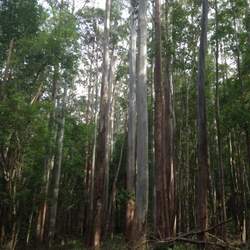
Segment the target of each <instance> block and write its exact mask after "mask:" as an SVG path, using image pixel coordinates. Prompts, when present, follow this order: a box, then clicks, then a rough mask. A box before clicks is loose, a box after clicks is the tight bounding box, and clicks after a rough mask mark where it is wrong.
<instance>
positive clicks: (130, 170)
mask: <svg viewBox="0 0 250 250" xmlns="http://www.w3.org/2000/svg"><path fill="white" fill-rule="evenodd" d="M130 4H131V7H130V12H131V13H130V44H129V46H130V48H129V103H128V153H127V154H128V158H127V159H128V162H127V173H126V174H127V177H126V178H127V179H126V188H127V192H128V193H129V198H128V201H127V207H126V237H127V239H128V240H131V236H132V235H131V232H132V226H133V220H134V213H135V201H134V197H135V168H136V167H135V164H136V154H135V152H136V37H137V32H136V27H137V25H136V23H137V22H136V19H137V15H136V7H137V4H136V1H135V0H131V1H130Z"/></svg>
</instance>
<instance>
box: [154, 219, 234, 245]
mask: <svg viewBox="0 0 250 250" xmlns="http://www.w3.org/2000/svg"><path fill="white" fill-rule="evenodd" d="M230 221H232V218H230V219H228V220H226V221H223V222H221V223H218V224H216V225H214V226H211V227H209V228H207V229H206V230H195V231H191V232H187V233H182V234H179V235H178V236H176V237H172V238H167V239H165V240H157V239H156V240H154V241H153V242H154V244H155V245H158V244H168V245H169V244H173V243H174V242H176V241H182V242H187V243H192V244H207V245H213V246H218V247H221V248H226V249H239V248H237V247H235V246H232V245H230V244H228V243H227V242H225V241H223V240H222V239H219V238H217V237H213V238H216V240H217V242H213V241H200V240H196V239H190V238H188V237H190V236H193V235H198V234H201V233H208V232H210V231H212V230H214V229H216V228H217V227H220V226H221V225H224V224H227V223H229V222H230ZM218 241H219V242H218ZM151 242H152V241H151Z"/></svg>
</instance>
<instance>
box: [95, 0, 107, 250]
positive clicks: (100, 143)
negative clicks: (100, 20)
mask: <svg viewBox="0 0 250 250" xmlns="http://www.w3.org/2000/svg"><path fill="white" fill-rule="evenodd" d="M110 12H111V0H106V10H105V21H104V41H103V65H102V70H103V72H102V86H101V101H100V114H99V123H98V135H97V145H96V162H95V163H96V164H95V181H94V215H93V216H94V217H93V227H94V228H93V234H92V240H91V245H92V246H93V247H94V248H95V249H100V243H101V236H102V225H103V221H105V219H104V217H105V211H104V210H105V204H106V201H105V191H104V190H105V179H106V177H105V173H107V167H108V123H109V113H108V109H109V100H108V92H109V91H108V88H109V63H110V62H109V61H110V59H109V34H110Z"/></svg>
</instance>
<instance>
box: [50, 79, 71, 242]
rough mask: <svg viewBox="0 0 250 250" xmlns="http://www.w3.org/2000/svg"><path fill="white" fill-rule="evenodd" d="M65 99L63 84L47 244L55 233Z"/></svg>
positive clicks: (65, 90)
mask: <svg viewBox="0 0 250 250" xmlns="http://www.w3.org/2000/svg"><path fill="white" fill-rule="evenodd" d="M66 97H67V83H66V82H64V90H63V96H62V100H61V110H60V114H59V117H58V134H57V141H56V147H57V148H56V157H55V166H54V169H53V173H52V174H53V176H52V181H51V191H52V194H51V204H50V207H49V243H50V244H51V243H52V242H53V239H54V237H55V231H56V216H57V204H58V195H59V187H60V177H61V166H62V156H63V139H64V126H65V109H66Z"/></svg>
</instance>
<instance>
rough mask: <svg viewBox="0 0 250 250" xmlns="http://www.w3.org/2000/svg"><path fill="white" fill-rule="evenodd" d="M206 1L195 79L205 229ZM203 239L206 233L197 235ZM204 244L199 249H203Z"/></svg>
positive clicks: (201, 226) (199, 187) (199, 189)
mask: <svg viewBox="0 0 250 250" xmlns="http://www.w3.org/2000/svg"><path fill="white" fill-rule="evenodd" d="M207 20H208V1H207V0H203V1H202V18H201V35H200V48H199V64H198V80H197V125H198V176H197V190H196V193H197V226H198V228H199V229H200V230H203V231H205V230H206V229H207V225H208V208H207V198H208V176H209V173H208V171H209V170H208V167H209V166H208V144H207V121H206V101H205V66H206V65H205V57H206V47H207ZM198 236H199V237H198V239H199V240H200V241H205V239H206V234H205V233H204V232H201V233H200V235H198ZM204 247H205V246H204V244H201V245H200V249H204Z"/></svg>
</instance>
